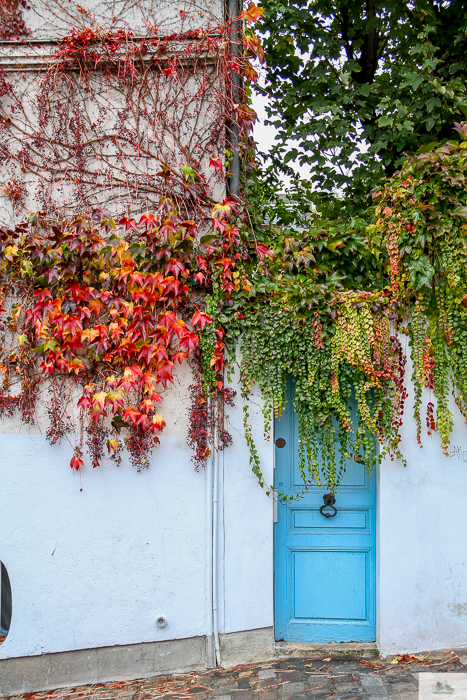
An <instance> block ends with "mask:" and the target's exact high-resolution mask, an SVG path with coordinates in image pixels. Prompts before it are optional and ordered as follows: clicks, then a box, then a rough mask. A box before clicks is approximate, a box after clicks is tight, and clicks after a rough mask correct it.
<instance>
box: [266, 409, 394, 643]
mask: <svg viewBox="0 0 467 700" xmlns="http://www.w3.org/2000/svg"><path fill="white" fill-rule="evenodd" d="M271 433H272V443H273V457H272V459H273V465H272V468H273V486H274V501H273V520H272V522H273V525H272V557H273V601H272V603H273V644H274V646H277V644H278V643H279V644H280V643H281V642H277V641H276V530H277V528H276V527H275V526H276V524H277V522H278V518H279V503H278V501H277V497H276V494H277V491H276V488H275V484H276V422H275V419H274V411H272V430H271ZM378 447H379V446H378V443H377V449H378ZM373 478H374V479H375V490H376V494H375V508H376V517H375V631H376V634H375V636H376V640H375V641H376V647H378V640H379V638H380V512H381V509H380V494H381V488H380V487H381V464H380V463H379V462H377V463H376V466H375V471H374V474H373ZM282 643H283V642H282ZM346 643H347V642H339V644H340V645H341V646H342V645H345V644H346ZM359 643H360V642H359ZM291 644H293V642H291ZM309 644H310V646H312V645H313V646H316V645H319V644H321V643H320V642H309ZM361 644H363V645H364V644H368V642H361Z"/></svg>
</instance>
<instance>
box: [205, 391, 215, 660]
mask: <svg viewBox="0 0 467 700" xmlns="http://www.w3.org/2000/svg"><path fill="white" fill-rule="evenodd" d="M210 406H211V398H210V397H209V396H208V399H207V404H206V408H207V411H208V412H209V409H210ZM213 458H214V450H212V451H211V454H210V455H209V456H208V458H207V460H206V666H207V668H214V667H215V665H216V654H215V647H214V634H213V630H214V620H213V609H212V608H213V606H212V600H213V598H212V594H213V588H212V582H213V570H212V565H213V537H212V531H213V497H212V491H213V489H212V486H213V483H212V477H213Z"/></svg>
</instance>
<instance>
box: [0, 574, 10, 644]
mask: <svg viewBox="0 0 467 700" xmlns="http://www.w3.org/2000/svg"><path fill="white" fill-rule="evenodd" d="M10 624H11V585H10V577H9V576H8V571H7V570H6V567H5V565H4V563H3V562H1V561H0V644H1V643H2V642H4V641H5V639H6V637H7V634H8V632H9V631H10Z"/></svg>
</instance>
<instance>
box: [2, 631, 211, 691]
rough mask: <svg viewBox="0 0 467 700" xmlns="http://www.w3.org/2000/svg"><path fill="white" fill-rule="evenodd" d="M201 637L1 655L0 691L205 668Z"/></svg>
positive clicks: (103, 680) (130, 678)
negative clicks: (35, 653) (43, 652)
mask: <svg viewBox="0 0 467 700" xmlns="http://www.w3.org/2000/svg"><path fill="white" fill-rule="evenodd" d="M205 660H206V642H205V638H204V637H191V638H189V639H172V640H170V641H167V642H149V643H145V644H131V645H128V646H115V647H100V648H97V649H80V650H77V651H64V652H60V653H57V654H43V655H41V656H23V657H18V658H13V659H1V660H0V695H1V696H5V695H7V696H8V695H18V694H20V693H30V692H35V691H39V690H54V689H55V688H61V687H65V686H76V685H91V684H93V683H107V682H110V681H125V680H136V679H137V678H150V677H151V676H158V675H162V674H165V673H182V672H185V671H191V670H194V669H199V668H204V666H205Z"/></svg>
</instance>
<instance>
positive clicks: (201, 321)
mask: <svg viewBox="0 0 467 700" xmlns="http://www.w3.org/2000/svg"><path fill="white" fill-rule="evenodd" d="M206 323H212V319H211V318H209V316H208V315H207V314H203V313H202V312H201V311H200V310H199V309H198V310H197V311H195V313H194V315H193V318H192V319H191V324H192V325H193V326H196V325H199V327H200V330H203V328H204V326H205V325H206Z"/></svg>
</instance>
